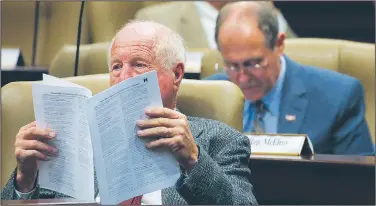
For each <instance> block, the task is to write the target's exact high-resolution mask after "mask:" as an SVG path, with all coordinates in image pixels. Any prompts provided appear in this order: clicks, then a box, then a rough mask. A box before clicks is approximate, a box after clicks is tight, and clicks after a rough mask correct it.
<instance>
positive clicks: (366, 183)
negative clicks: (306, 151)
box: [249, 155, 375, 205]
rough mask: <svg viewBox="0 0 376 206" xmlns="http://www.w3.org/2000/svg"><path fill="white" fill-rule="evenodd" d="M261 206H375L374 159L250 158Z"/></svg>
mask: <svg viewBox="0 0 376 206" xmlns="http://www.w3.org/2000/svg"><path fill="white" fill-rule="evenodd" d="M249 166H250V168H251V172H252V175H251V181H252V184H253V186H254V193H255V195H256V199H257V200H258V202H259V204H268V205H271V204H310V205H319V204H325V205H331V204H336V205H351V204H358V205H365V204H367V205H375V158H374V157H359V156H339V155H315V156H314V157H308V158H302V157H281V156H260V155H257V156H256V155H255V156H251V158H250V164H249Z"/></svg>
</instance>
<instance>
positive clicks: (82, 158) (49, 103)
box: [32, 71, 180, 204]
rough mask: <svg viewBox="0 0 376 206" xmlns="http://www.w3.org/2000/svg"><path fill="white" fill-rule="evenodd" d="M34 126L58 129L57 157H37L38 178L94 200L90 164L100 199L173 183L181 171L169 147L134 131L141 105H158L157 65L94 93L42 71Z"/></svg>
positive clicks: (109, 199) (107, 201) (120, 198)
mask: <svg viewBox="0 0 376 206" xmlns="http://www.w3.org/2000/svg"><path fill="white" fill-rule="evenodd" d="M32 89H33V101H34V111H35V118H36V122H37V125H38V127H41V128H47V127H48V128H51V129H53V130H54V131H56V133H57V137H56V140H55V141H52V142H50V144H51V145H54V146H56V147H57V148H58V149H59V153H58V156H57V157H53V158H52V159H51V160H50V161H47V162H40V170H39V184H40V186H41V187H43V188H47V189H51V190H54V191H57V192H60V193H63V194H66V195H68V196H71V197H73V198H76V199H80V200H84V201H92V200H94V198H95V197H94V166H95V168H96V174H97V180H98V186H99V191H100V197H101V204H119V203H121V202H122V201H124V200H127V199H129V198H132V197H135V196H138V195H141V194H146V193H149V192H153V191H156V190H160V189H163V188H167V187H170V186H173V185H174V184H175V183H176V181H177V180H178V178H179V176H180V169H179V165H178V163H177V161H176V160H175V159H174V157H173V156H172V154H171V153H169V152H167V151H154V150H153V151H151V150H148V149H146V148H145V146H144V142H143V141H142V140H141V139H139V138H138V137H137V136H136V132H137V126H136V120H139V119H141V118H146V117H145V116H144V109H145V108H146V107H149V106H162V100H161V96H160V90H159V85H158V79H157V74H156V72H155V71H153V72H149V73H145V74H143V75H139V76H136V77H134V78H131V79H128V80H126V81H123V82H121V83H119V84H117V85H115V86H113V87H111V88H109V89H107V90H105V91H103V92H101V93H99V94H97V95H95V96H92V92H91V91H90V90H88V89H87V88H85V87H82V86H80V85H76V84H74V83H71V82H67V81H64V80H61V79H58V78H55V77H52V76H49V75H44V78H43V82H41V83H34V84H33V88H32Z"/></svg>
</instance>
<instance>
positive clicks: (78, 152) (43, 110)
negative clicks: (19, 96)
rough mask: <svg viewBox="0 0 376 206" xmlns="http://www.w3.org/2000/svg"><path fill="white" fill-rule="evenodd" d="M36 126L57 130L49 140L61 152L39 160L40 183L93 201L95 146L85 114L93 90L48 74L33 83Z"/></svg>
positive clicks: (51, 188)
mask: <svg viewBox="0 0 376 206" xmlns="http://www.w3.org/2000/svg"><path fill="white" fill-rule="evenodd" d="M32 94H33V102H34V113H35V120H36V123H37V126H38V127H40V128H50V129H52V130H53V131H55V132H56V134H57V136H56V139H55V140H53V141H49V142H48V143H49V144H50V145H52V146H54V147H56V148H58V150H59V152H58V155H57V156H56V157H55V156H52V159H51V160H49V161H40V168H39V178H38V180H39V185H40V186H41V187H42V188H46V189H50V190H53V191H56V192H60V193H63V194H66V195H68V196H71V197H73V198H75V199H80V200H85V201H90V200H93V199H94V164H93V149H92V144H91V139H90V132H89V126H88V123H87V119H86V117H85V111H84V107H83V106H84V100H86V99H88V98H90V97H91V96H92V93H91V91H90V90H88V89H86V88H84V87H81V86H79V85H75V84H73V83H67V82H65V81H63V80H59V79H58V78H54V77H51V76H48V75H44V76H43V82H41V83H34V84H33V85H32Z"/></svg>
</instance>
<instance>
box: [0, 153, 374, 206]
mask: <svg viewBox="0 0 376 206" xmlns="http://www.w3.org/2000/svg"><path fill="white" fill-rule="evenodd" d="M249 166H250V168H251V170H252V175H251V181H252V184H253V186H254V193H255V195H256V198H257V200H258V203H259V204H263V205H265V204H268V205H296V204H299V205H353V204H354V205H355V204H356V205H375V157H359V156H339V155H315V156H314V157H308V158H304V157H286V156H261V155H252V156H251V157H250V163H249ZM1 204H2V205H26V204H27V205H85V206H86V205H98V204H97V203H95V202H93V203H87V202H81V201H77V200H74V199H49V200H24V201H18V200H13V201H2V202H1Z"/></svg>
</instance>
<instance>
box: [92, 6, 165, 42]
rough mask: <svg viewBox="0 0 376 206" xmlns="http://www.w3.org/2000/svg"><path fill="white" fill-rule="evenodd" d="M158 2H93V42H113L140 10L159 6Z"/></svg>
mask: <svg viewBox="0 0 376 206" xmlns="http://www.w3.org/2000/svg"><path fill="white" fill-rule="evenodd" d="M158 3H161V2H158V1H128V2H127V1H91V2H88V6H87V8H88V13H89V22H90V30H91V34H92V40H93V41H92V42H93V43H98V42H107V41H111V39H112V38H113V36H114V35H115V33H116V32H117V31H118V30H119V29H120V28H121V27H122V26H123V25H124V24H125V23H127V22H128V21H130V20H132V19H133V18H134V16H135V14H136V13H137V11H138V10H140V9H142V8H144V7H146V6H149V5H154V4H158Z"/></svg>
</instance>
